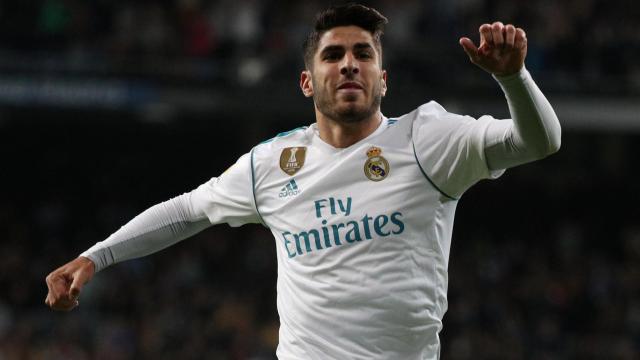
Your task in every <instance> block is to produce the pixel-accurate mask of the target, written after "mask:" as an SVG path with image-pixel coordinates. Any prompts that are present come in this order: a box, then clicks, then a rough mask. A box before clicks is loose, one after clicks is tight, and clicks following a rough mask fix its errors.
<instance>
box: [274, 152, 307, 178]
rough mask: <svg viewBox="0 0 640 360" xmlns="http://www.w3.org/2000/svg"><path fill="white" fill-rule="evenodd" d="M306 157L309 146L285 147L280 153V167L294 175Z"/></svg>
mask: <svg viewBox="0 0 640 360" xmlns="http://www.w3.org/2000/svg"><path fill="white" fill-rule="evenodd" d="M306 157H307V148H306V147H304V146H299V147H288V148H284V149H282V153H281V154H280V169H282V171H284V172H285V173H287V174H288V175H293V174H295V173H297V172H298V170H300V169H301V168H302V166H303V165H304V159H305V158H306Z"/></svg>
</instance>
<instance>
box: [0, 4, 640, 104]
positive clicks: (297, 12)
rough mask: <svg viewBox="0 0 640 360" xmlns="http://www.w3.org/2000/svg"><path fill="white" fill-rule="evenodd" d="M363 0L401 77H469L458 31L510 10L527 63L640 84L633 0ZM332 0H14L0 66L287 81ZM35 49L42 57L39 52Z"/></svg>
mask: <svg viewBox="0 0 640 360" xmlns="http://www.w3.org/2000/svg"><path fill="white" fill-rule="evenodd" d="M363 3H365V4H368V5H372V6H374V7H376V8H378V9H380V10H381V11H382V13H383V14H385V15H386V16H387V17H388V18H389V20H390V24H389V26H388V28H387V31H386V41H385V62H386V66H388V67H389V68H391V69H393V70H394V73H395V74H396V77H400V78H409V79H414V81H416V82H420V83H424V82H427V81H434V80H437V79H442V78H445V79H448V80H449V79H450V81H447V82H445V84H446V83H449V82H451V86H452V87H455V86H457V85H459V84H465V82H464V81H465V78H467V77H468V76H467V74H470V73H472V71H473V69H472V68H471V67H469V66H468V62H467V59H466V57H465V56H464V53H462V50H461V49H460V48H459V45H458V39H459V38H460V37H461V36H465V35H468V36H471V37H472V38H475V39H476V40H477V38H478V36H477V29H478V26H479V25H480V24H482V23H484V22H492V21H495V20H501V21H504V22H511V23H514V24H516V25H518V26H521V27H523V28H524V29H525V30H526V31H527V34H528V38H529V55H528V60H527V66H528V67H529V68H530V70H532V71H534V72H535V74H536V75H538V76H542V77H546V78H548V80H547V81H546V83H547V84H548V85H547V87H548V88H552V89H554V90H558V91H563V90H564V91H573V92H575V91H583V92H597V93H615V94H620V93H622V94H627V93H631V94H637V93H638V92H639V91H640V65H639V64H638V62H637V61H635V60H634V59H636V58H637V57H638V56H640V32H638V31H637V19H638V18H640V5H638V4H637V3H636V2H630V1H621V0H614V1H606V0H570V1H547V0H536V1H512V0H457V1H448V0H435V1H421V0H402V1H383V0H378V1H364V2H363ZM325 6H326V2H323V1H319V0H310V1H290V0H289V1H282V0H278V1H276V0H219V1H205V0H164V1H107V0H94V1H81V0H37V1H20V2H10V1H6V2H2V3H1V4H0V51H4V52H9V53H10V54H11V56H7V54H5V60H4V61H3V62H0V68H2V67H4V68H5V69H18V70H23V71H25V68H27V70H32V71H38V70H40V71H41V70H42V69H48V70H50V71H60V72H67V73H72V74H73V73H88V74H90V75H94V76H97V75H105V74H106V75H113V74H116V75H124V76H152V77H155V78H163V79H167V80H175V79H178V80H190V81H196V82H198V81H199V82H207V81H216V82H219V81H227V82H229V83H236V82H239V83H241V84H242V85H251V84H254V83H256V82H259V81H261V80H264V79H269V80H278V79H281V78H282V77H283V76H285V75H289V74H291V73H292V71H293V72H294V73H296V72H297V70H298V69H300V68H301V67H302V61H301V56H300V48H301V44H302V41H303V39H304V37H305V35H306V34H307V33H308V31H309V29H310V24H311V23H312V19H313V16H314V14H315V13H316V11H317V10H319V9H322V8H324V7H325ZM34 52H35V53H37V54H40V55H41V56H43V57H44V59H42V58H41V59H39V60H42V61H38V59H35V60H34V59H33V58H32V55H29V53H34ZM30 56H31V57H30ZM7 59H8V60H7ZM29 60H32V61H29ZM43 62H44V64H43ZM52 63H56V65H52ZM454 72H455V73H456V74H457V76H451V74H452V73H454Z"/></svg>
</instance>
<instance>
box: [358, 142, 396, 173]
mask: <svg viewBox="0 0 640 360" xmlns="http://www.w3.org/2000/svg"><path fill="white" fill-rule="evenodd" d="M381 154H382V149H380V148H379V147H376V146H372V147H370V148H369V150H367V158H368V159H367V161H366V162H365V163H364V174H365V175H366V176H367V178H368V179H369V180H371V181H381V180H384V179H385V178H386V177H387V176H388V175H389V170H390V167H389V162H388V161H387V159H385V158H384V157H383V156H382V155H381Z"/></svg>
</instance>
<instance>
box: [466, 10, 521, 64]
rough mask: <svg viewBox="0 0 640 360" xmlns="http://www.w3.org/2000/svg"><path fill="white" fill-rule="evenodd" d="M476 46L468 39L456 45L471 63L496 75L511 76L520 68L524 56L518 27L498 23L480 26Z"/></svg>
mask: <svg viewBox="0 0 640 360" xmlns="http://www.w3.org/2000/svg"><path fill="white" fill-rule="evenodd" d="M479 32H480V46H479V47H476V45H475V44H474V43H473V41H471V39H469V38H468V37H463V38H460V45H462V48H463V49H464V51H465V52H466V53H467V55H469V59H471V62H472V63H474V64H476V65H478V66H479V67H481V68H482V69H484V70H485V71H487V72H489V73H491V74H494V75H497V76H506V75H512V74H515V73H517V72H518V71H520V69H522V67H523V66H524V58H525V57H526V56H527V35H526V34H525V32H524V30H522V29H521V28H516V27H514V26H513V25H511V24H507V25H504V24H503V23H501V22H499V21H498V22H494V23H493V24H483V25H482V26H480V29H479Z"/></svg>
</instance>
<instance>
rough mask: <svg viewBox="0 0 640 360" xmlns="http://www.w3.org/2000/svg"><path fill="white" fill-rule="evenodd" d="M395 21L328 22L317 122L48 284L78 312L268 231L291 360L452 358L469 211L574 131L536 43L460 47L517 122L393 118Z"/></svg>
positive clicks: (164, 208) (345, 12) (322, 23)
mask: <svg viewBox="0 0 640 360" xmlns="http://www.w3.org/2000/svg"><path fill="white" fill-rule="evenodd" d="M386 23H387V19H386V18H385V17H384V16H382V15H381V14H380V13H379V12H378V11H376V10H374V9H371V8H367V7H364V6H361V5H353V4H351V5H342V6H337V7H332V8H329V9H328V10H326V11H324V12H322V13H320V14H319V15H318V17H317V21H316V24H315V28H314V31H313V32H312V33H311V34H310V35H309V37H308V39H307V40H306V42H305V45H304V61H305V70H304V71H302V73H301V75H300V87H301V90H302V93H303V94H304V96H306V97H312V98H313V101H314V104H315V120H316V122H315V123H314V124H312V125H311V126H308V127H302V128H299V129H296V130H292V131H289V132H287V133H283V134H279V135H278V136H276V137H275V138H273V139H271V140H268V141H265V142H263V143H261V144H259V145H257V146H255V147H254V148H253V149H252V150H251V151H250V152H249V153H247V154H245V155H243V156H242V157H240V159H239V160H238V161H237V162H236V164H235V165H233V166H232V167H231V168H229V169H228V170H227V171H226V172H224V173H223V174H222V175H220V176H219V177H217V178H213V179H211V180H210V181H208V182H207V183H205V184H203V185H201V186H200V187H198V188H197V189H195V190H193V191H191V192H189V193H185V194H183V195H180V196H178V197H175V198H173V199H171V200H169V201H166V202H163V203H161V204H158V205H155V206H153V207H151V208H150V209H148V210H146V211H144V212H143V213H142V214H140V215H139V216H137V217H135V218H134V219H133V220H132V221H131V222H129V223H128V224H126V225H124V226H123V227H122V228H121V229H119V230H118V231H116V232H115V233H114V234H113V235H111V236H110V237H109V238H107V239H106V240H104V241H102V242H98V243H97V244H95V245H94V246H93V247H91V248H90V249H88V250H87V251H85V252H84V253H82V254H81V255H80V256H79V257H78V258H77V259H75V260H73V261H71V262H69V263H67V264H66V265H63V266H62V267H60V268H58V269H57V270H55V271H53V272H52V273H51V274H49V276H47V279H46V281H47V286H48V288H49V293H48V295H47V298H46V300H45V301H46V304H47V305H49V306H50V307H51V308H52V309H54V310H65V311H68V310H71V309H73V308H74V307H75V306H77V305H78V296H79V294H80V292H81V289H82V287H83V285H84V284H85V283H87V282H88V281H89V280H90V279H91V278H92V277H93V275H94V274H95V273H96V272H99V271H100V270H102V269H104V268H105V267H107V266H110V265H112V264H115V263H117V262H120V261H124V260H127V259H132V258H136V257H140V256H144V255H147V254H150V253H153V252H155V251H158V250H160V249H163V248H165V247H167V246H170V245H172V244H174V243H176V242H178V241H180V240H182V239H184V238H187V237H189V236H191V235H193V234H195V233H197V232H199V231H201V230H203V229H205V228H207V227H209V226H211V225H212V224H218V223H228V224H230V225H231V226H240V225H242V224H245V223H262V224H264V225H265V226H266V227H268V228H269V229H270V230H271V231H272V233H273V236H274V238H275V241H276V247H277V260H278V281H277V291H278V295H277V296H278V297H277V304H278V312H279V315H280V340H279V341H280V342H279V346H278V349H277V355H278V357H279V358H280V359H283V360H285V359H437V358H439V352H440V341H439V338H438V333H439V331H440V329H441V328H442V317H443V316H444V313H445V311H446V309H447V296H446V291H447V282H448V278H447V266H448V260H449V249H450V242H451V232H452V228H453V218H454V212H455V209H456V205H457V204H458V199H459V198H460V196H461V195H462V194H463V193H464V192H465V190H467V189H468V188H469V187H470V186H471V185H473V184H474V183H476V182H477V181H479V180H480V179H484V178H496V177H498V176H500V175H501V174H502V173H503V171H504V169H506V168H509V167H512V166H516V165H519V164H523V163H526V162H530V161H533V160H537V159H541V158H543V157H545V156H547V155H549V154H551V153H554V152H555V151H557V150H558V148H559V146H560V125H559V122H558V119H557V117H556V115H555V114H554V111H553V109H552V108H551V105H550V104H549V102H548V101H547V100H546V98H545V97H544V96H543V94H542V93H541V92H540V90H539V89H538V87H537V86H536V84H535V83H534V81H533V80H532V78H531V76H530V74H529V73H528V72H527V70H526V69H525V67H524V59H525V55H526V52H527V39H526V36H525V32H524V31H523V30H522V29H519V28H516V27H514V26H513V25H504V24H502V23H500V22H495V23H493V24H484V25H482V26H480V29H479V32H480V44H479V46H476V45H475V44H474V43H473V42H472V41H471V40H470V39H468V38H466V37H464V38H461V39H460V45H461V46H462V48H463V49H464V51H465V52H466V53H467V55H468V56H469V58H470V59H471V62H472V63H474V64H476V65H478V66H479V67H480V68H482V69H484V70H485V71H487V72H488V73H490V74H492V75H493V77H494V78H495V79H496V80H497V82H498V83H499V84H500V86H501V88H502V90H503V91H504V93H505V96H506V99H507V102H508V105H509V109H510V113H511V117H512V119H507V120H496V119H494V118H492V117H490V116H483V117H481V118H479V119H473V118H470V117H468V116H461V115H456V114H452V113H449V112H447V111H446V110H445V109H444V108H443V107H442V106H440V105H439V104H438V103H436V102H433V101H431V102H428V103H426V104H424V105H422V106H420V107H418V108H417V109H415V110H413V111H411V112H409V113H408V114H406V115H403V116H399V117H393V118H392V117H386V116H384V115H383V114H382V113H381V111H380V103H381V100H382V97H384V96H385V93H386V91H387V72H386V71H385V70H384V69H383V68H382V57H383V55H382V47H381V35H382V32H383V28H384V25H385V24H386Z"/></svg>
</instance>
